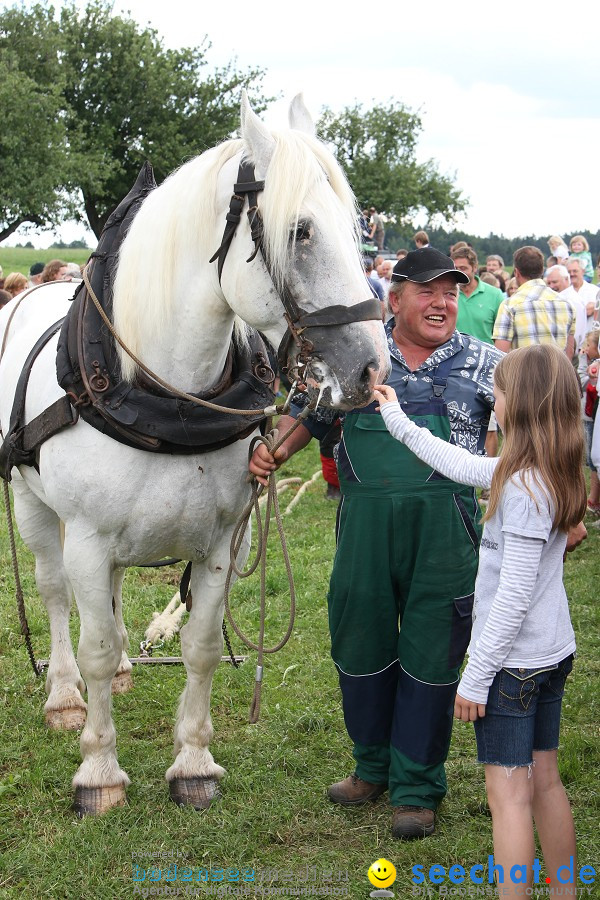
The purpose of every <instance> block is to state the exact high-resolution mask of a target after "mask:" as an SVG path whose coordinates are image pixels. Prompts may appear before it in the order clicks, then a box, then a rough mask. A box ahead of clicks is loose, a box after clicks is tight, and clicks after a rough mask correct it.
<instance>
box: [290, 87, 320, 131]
mask: <svg viewBox="0 0 600 900" xmlns="http://www.w3.org/2000/svg"><path fill="white" fill-rule="evenodd" d="M289 120H290V128H294V129H295V130H296V131H304V132H305V133H306V134H310V136H311V137H316V134H317V130H316V128H315V123H314V122H313V119H312V116H311V114H310V113H309V111H308V110H307V108H306V106H305V105H304V97H303V95H302V94H296V96H295V97H294V99H293V100H292V102H291V103H290V111H289Z"/></svg>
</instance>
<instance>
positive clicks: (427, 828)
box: [392, 806, 435, 841]
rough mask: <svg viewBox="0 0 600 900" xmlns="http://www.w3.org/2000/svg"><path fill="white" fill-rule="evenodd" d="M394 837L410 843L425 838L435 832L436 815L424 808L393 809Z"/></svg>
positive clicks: (399, 807) (404, 807) (403, 807)
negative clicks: (411, 840)
mask: <svg viewBox="0 0 600 900" xmlns="http://www.w3.org/2000/svg"><path fill="white" fill-rule="evenodd" d="M392 809H393V813H392V837H395V838H400V840H405V841H408V840H410V839H411V838H424V837H428V836H429V835H430V834H433V832H434V830H435V813H434V811H433V810H432V809H426V808H425V807H423V806H394V807H392Z"/></svg>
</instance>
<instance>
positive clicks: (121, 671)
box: [111, 569, 133, 694]
mask: <svg viewBox="0 0 600 900" xmlns="http://www.w3.org/2000/svg"><path fill="white" fill-rule="evenodd" d="M124 576H125V569H117V570H116V571H115V573H114V575H113V611H114V615H115V621H116V623H117V628H118V630H119V633H120V635H121V638H122V640H123V650H122V652H121V662H120V663H119V668H118V669H117V671H116V672H115V676H114V678H113V680H112V684H111V691H112V693H113V694H125V693H127V691H130V690H131V689H132V687H133V678H132V677H131V670H132V669H133V666H132V664H131V661H130V659H129V656H128V655H127V650H128V648H129V636H128V634H127V629H126V628H125V623H124V621H123V596H122V588H123V578H124Z"/></svg>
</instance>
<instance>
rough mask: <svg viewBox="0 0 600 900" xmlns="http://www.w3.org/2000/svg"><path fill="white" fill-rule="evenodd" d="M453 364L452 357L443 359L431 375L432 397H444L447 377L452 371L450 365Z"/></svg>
mask: <svg viewBox="0 0 600 900" xmlns="http://www.w3.org/2000/svg"><path fill="white" fill-rule="evenodd" d="M453 362H454V357H453V356H450V357H448V359H443V360H442V361H441V363H439V365H438V366H436V369H435V371H434V374H433V394H432V397H436V398H442V397H443V396H444V391H445V390H446V385H447V383H448V377H449V375H450V372H451V371H452V364H453Z"/></svg>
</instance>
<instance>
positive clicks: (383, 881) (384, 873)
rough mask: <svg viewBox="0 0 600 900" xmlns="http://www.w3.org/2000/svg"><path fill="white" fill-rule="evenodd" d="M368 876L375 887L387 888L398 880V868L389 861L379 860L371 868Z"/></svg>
mask: <svg viewBox="0 0 600 900" xmlns="http://www.w3.org/2000/svg"><path fill="white" fill-rule="evenodd" d="M367 875H368V878H369V881H370V882H371V884H373V885H375V887H378V888H386V887H389V886H390V884H393V883H394V881H395V880H396V868H395V866H393V865H392V863H391V862H390V861H389V860H388V859H377V860H375V862H374V863H371V865H370V866H369V871H368V872H367Z"/></svg>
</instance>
